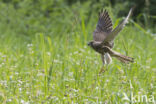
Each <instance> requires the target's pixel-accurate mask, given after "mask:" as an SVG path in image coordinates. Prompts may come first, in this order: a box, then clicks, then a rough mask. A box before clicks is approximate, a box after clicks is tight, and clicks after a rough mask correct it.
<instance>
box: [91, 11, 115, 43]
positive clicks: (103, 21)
mask: <svg viewBox="0 0 156 104" xmlns="http://www.w3.org/2000/svg"><path fill="white" fill-rule="evenodd" d="M111 31H112V21H111V19H110V17H109V14H108V12H107V11H106V10H104V11H101V12H100V14H99V20H98V23H97V26H96V29H95V31H94V32H93V39H94V41H99V42H102V41H103V40H104V39H105V38H106V37H107V35H108V34H109V33H110V32H111Z"/></svg>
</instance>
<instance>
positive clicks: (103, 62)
mask: <svg viewBox="0 0 156 104" xmlns="http://www.w3.org/2000/svg"><path fill="white" fill-rule="evenodd" d="M101 59H102V68H101V70H100V72H99V74H101V73H103V72H105V70H104V65H105V64H106V62H105V57H104V54H101Z"/></svg>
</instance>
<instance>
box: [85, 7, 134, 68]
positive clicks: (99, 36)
mask: <svg viewBox="0 0 156 104" xmlns="http://www.w3.org/2000/svg"><path fill="white" fill-rule="evenodd" d="M131 14H132V8H131V9H130V11H129V13H128V15H127V17H126V18H125V19H124V20H123V21H122V22H121V23H120V24H119V25H118V26H117V27H116V28H115V29H112V21H111V19H110V16H109V14H108V12H107V11H106V10H105V11H101V12H100V14H99V20H98V23H97V26H96V29H95V30H94V32H93V40H92V41H90V42H89V43H88V46H90V47H91V48H93V49H94V50H95V51H96V52H98V53H100V54H101V58H102V62H103V65H104V64H110V63H111V62H112V58H111V57H115V58H117V59H118V60H120V61H121V62H123V63H129V62H133V58H131V57H128V56H125V55H122V54H120V53H118V52H116V51H113V50H112V48H113V46H114V39H115V37H116V36H117V35H118V33H119V32H120V31H121V30H122V29H123V28H124V26H125V24H126V23H127V22H128V19H129V17H130V15H131Z"/></svg>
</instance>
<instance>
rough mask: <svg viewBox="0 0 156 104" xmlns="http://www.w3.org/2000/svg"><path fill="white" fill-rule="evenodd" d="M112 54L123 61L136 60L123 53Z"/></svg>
mask: <svg viewBox="0 0 156 104" xmlns="http://www.w3.org/2000/svg"><path fill="white" fill-rule="evenodd" d="M112 56H113V57H115V58H117V59H118V60H120V61H121V62H123V63H129V62H134V59H133V58H132V57H128V56H124V55H122V54H114V55H112Z"/></svg>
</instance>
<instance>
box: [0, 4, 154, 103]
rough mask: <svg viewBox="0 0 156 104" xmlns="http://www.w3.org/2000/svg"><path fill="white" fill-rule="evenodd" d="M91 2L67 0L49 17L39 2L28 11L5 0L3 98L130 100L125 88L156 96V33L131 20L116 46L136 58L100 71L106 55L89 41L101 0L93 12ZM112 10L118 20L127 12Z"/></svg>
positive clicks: (0, 41)
mask: <svg viewBox="0 0 156 104" xmlns="http://www.w3.org/2000/svg"><path fill="white" fill-rule="evenodd" d="M89 3H90V2H87V3H83V4H80V3H76V4H75V5H71V6H70V8H68V7H66V6H63V5H61V8H60V7H58V8H57V7H56V8H54V9H53V12H52V14H50V16H49V17H45V16H44V15H43V14H41V13H40V11H39V10H38V11H37V10H36V11H35V8H34V6H33V5H32V6H31V7H33V9H32V10H34V11H32V13H30V14H29V16H27V14H25V13H27V12H28V13H29V7H28V6H27V5H24V4H22V6H21V7H23V9H17V10H15V9H13V7H12V6H10V5H7V6H9V7H7V6H6V5H4V4H3V5H2V4H0V5H1V6H0V8H1V9H2V10H3V11H1V14H3V16H1V19H0V22H1V24H2V25H0V103H3V104H57V103H59V104H63V103H64V104H75V103H78V104H83V103H84V104H95V103H96V104H101V103H102V104H103V103H108V104H115V103H116V104H122V103H125V102H128V103H130V102H129V101H124V100H122V99H123V97H124V94H126V95H127V97H128V98H129V99H131V96H132V94H133V96H135V95H139V96H141V95H147V97H148V99H149V98H151V96H153V97H154V98H155V99H154V100H156V77H155V76H156V65H155V63H156V48H155V46H156V37H155V36H153V35H152V34H151V33H150V32H148V31H147V30H146V29H143V28H142V27H141V26H140V25H139V24H137V23H135V22H133V21H131V22H130V23H129V24H128V25H127V26H126V27H125V28H124V30H123V31H122V32H121V33H120V34H119V35H118V37H117V38H116V40H115V47H114V50H116V51H118V52H120V53H122V54H124V55H128V56H130V57H133V58H134V59H135V62H134V63H131V64H127V65H126V64H122V63H121V62H119V61H118V60H116V59H114V58H113V63H112V64H110V65H108V70H107V71H106V72H105V73H102V74H101V75H99V71H100V70H101V67H102V61H101V57H100V55H99V54H98V53H96V52H95V51H94V50H92V49H91V48H90V47H88V46H87V42H89V41H90V40H92V32H93V30H94V29H95V26H96V23H97V16H96V15H97V13H96V12H97V11H96V9H95V8H97V7H100V5H101V4H97V5H95V6H97V7H93V10H92V11H91V12H92V14H89V9H88V8H90V5H89ZM82 5H83V6H82ZM6 7H7V8H6ZM37 7H38V6H37ZM27 9H28V10H27ZM55 9H56V10H55ZM30 10H31V9H30ZM107 10H108V11H109V13H110V15H111V17H112V19H113V22H115V23H114V26H117V24H118V23H119V21H120V20H121V18H119V19H116V18H115V16H112V15H114V14H115V15H116V14H117V13H116V12H113V9H112V8H110V7H108V8H107ZM114 11H115V10H114ZM88 15H90V16H89V18H87V17H88ZM9 20H10V22H8V21H9ZM115 20H116V21H115ZM153 30H154V28H153ZM131 103H132V102H131ZM141 103H144V104H146V102H145V101H144V102H141Z"/></svg>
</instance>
